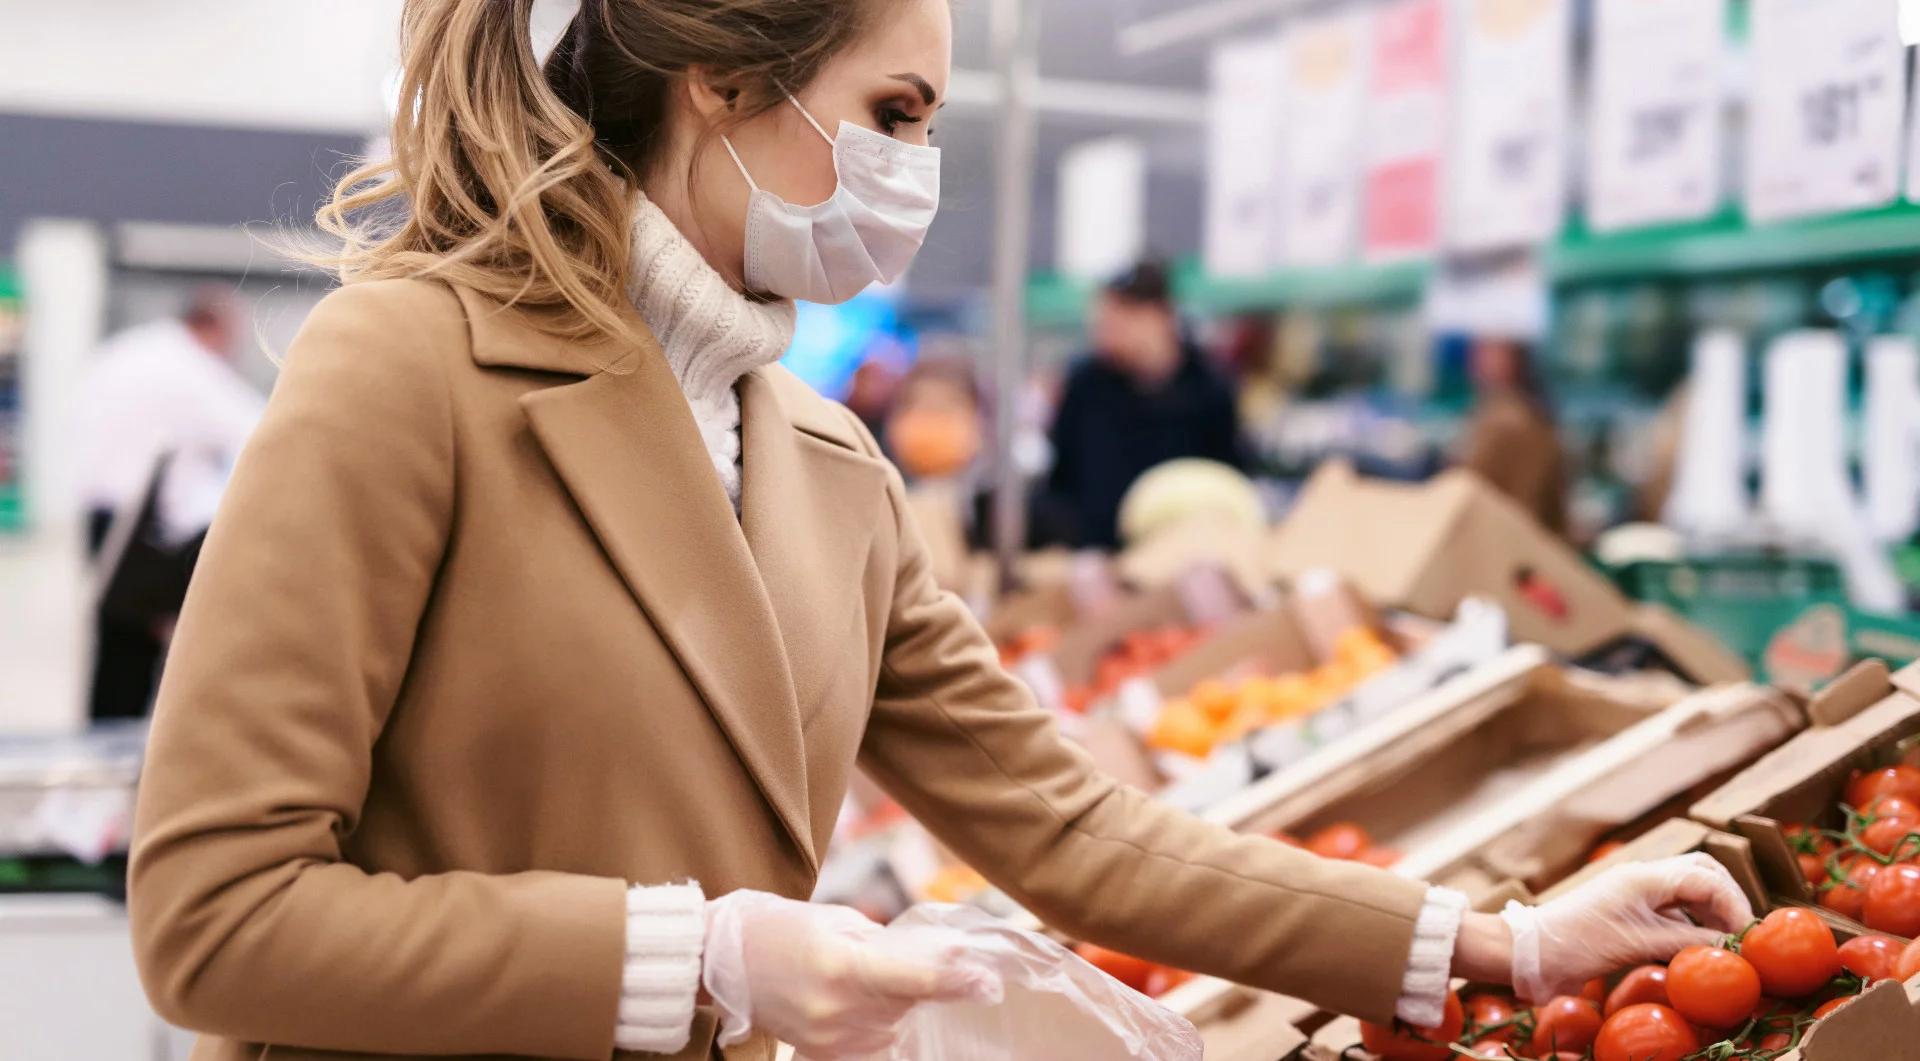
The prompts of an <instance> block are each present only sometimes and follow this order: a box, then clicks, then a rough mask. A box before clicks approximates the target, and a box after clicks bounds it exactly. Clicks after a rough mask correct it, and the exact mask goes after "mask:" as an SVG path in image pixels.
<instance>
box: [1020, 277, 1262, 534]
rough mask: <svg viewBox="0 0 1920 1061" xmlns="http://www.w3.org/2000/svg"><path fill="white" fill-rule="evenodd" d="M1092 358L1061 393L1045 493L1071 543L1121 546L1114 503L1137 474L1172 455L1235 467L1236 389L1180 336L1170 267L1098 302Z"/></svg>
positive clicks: (1117, 283)
mask: <svg viewBox="0 0 1920 1061" xmlns="http://www.w3.org/2000/svg"><path fill="white" fill-rule="evenodd" d="M1090 327H1091V331H1092V338H1093V352H1092V356H1091V357H1088V358H1087V359H1086V360H1085V361H1083V362H1082V363H1081V364H1079V365H1078V366H1076V367H1075V368H1074V370H1073V372H1072V373H1071V374H1070V375H1069V376H1068V377H1067V382H1066V386H1065V387H1064V388H1063V389H1062V391H1061V395H1060V409H1059V412H1058V413H1057V414H1056V415H1055V419H1054V424H1053V433H1052V442H1053V451H1054V465H1053V473H1052V475H1051V477H1050V478H1049V480H1048V491H1049V493H1050V494H1051V495H1052V497H1053V499H1054V500H1055V501H1056V502H1057V503H1058V504H1059V506H1060V507H1061V508H1062V509H1063V510H1064V511H1065V512H1067V513H1068V514H1070V516H1071V518H1072V521H1073V524H1074V531H1075V533H1074V539H1075V541H1074V544H1077V545H1081V546H1094V547H1104V548H1111V547H1113V546H1115V545H1117V544H1118V540H1119V535H1118V531H1117V527H1116V521H1117V516H1118V513H1119V510H1120V498H1121V497H1122V496H1123V495H1125V494H1126V492H1127V487H1129V486H1132V485H1133V481H1134V480H1135V479H1137V478H1139V477H1140V474H1141V473H1142V472H1145V471H1146V470H1147V469H1149V468H1152V467H1153V466H1155V465H1157V464H1161V463H1163V462H1165V461H1169V460H1173V459H1174V458H1176V457H1205V458H1208V459H1211V460H1217V461H1222V462H1224V463H1227V464H1232V465H1234V466H1235V467H1239V466H1241V465H1242V464H1244V461H1243V459H1242V456H1241V448H1240V439H1239V423H1238V416H1237V414H1236V411H1235V407H1234V396H1233V390H1232V388H1231V387H1230V386H1229V385H1228V384H1227V383H1226V381H1225V380H1223V379H1222V378H1221V377H1220V376H1219V375H1217V374H1216V373H1215V372H1214V371H1213V370H1212V369H1211V368H1209V367H1208V366H1207V364H1206V362H1205V360H1204V358H1203V357H1202V355H1201V353H1200V351H1199V349H1198V348H1197V347H1195V346H1194V345H1193V344H1192V343H1190V342H1188V341H1187V340H1186V339H1185V338H1184V337H1183V335H1182V334H1181V330H1180V321H1179V317H1178V315H1177V313H1176V312H1175V310H1174V305H1173V299H1172V292H1171V289H1170V285H1169V283H1168V279H1167V273H1166V270H1165V269H1164V268H1163V267H1162V266H1160V265H1157V264H1154V263H1142V264H1140V265H1137V266H1135V267H1133V268H1132V269H1130V270H1128V271H1127V272H1125V273H1123V274H1121V275H1120V276H1119V277H1117V278H1115V279H1114V280H1113V281H1111V282H1110V283H1108V284H1107V285H1106V287H1105V289H1104V290H1102V292H1101V294H1100V296H1099V298H1097V299H1096V300H1095V302H1094V306H1093V315H1092V320H1091V322H1090Z"/></svg>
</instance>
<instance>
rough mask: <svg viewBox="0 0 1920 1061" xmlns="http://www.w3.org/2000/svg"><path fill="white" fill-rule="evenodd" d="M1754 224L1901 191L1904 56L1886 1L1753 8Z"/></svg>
mask: <svg viewBox="0 0 1920 1061" xmlns="http://www.w3.org/2000/svg"><path fill="white" fill-rule="evenodd" d="M1752 53H1753V54H1752V66H1753V70H1754V71H1755V76H1754V77H1753V96H1752V103H1751V105H1750V107H1749V113H1748V127H1749V137H1750V140H1749V146H1748V152H1747V156H1748V160H1747V187H1746V203H1747V215H1748V217H1749V218H1750V219H1751V220H1754V221H1762V222H1764V221H1774V220H1779V219H1781V218H1788V217H1801V216H1805V215H1808V214H1819V213H1832V212H1837V211H1843V210H1857V209H1862V208H1866V207H1872V206H1880V205H1883V204H1885V203H1888V202H1891V201H1892V200H1893V198H1894V196H1895V195H1896V194H1897V192H1898V189H1899V174H1900V149H1901V139H1900V138H1901V132H1902V129H1901V119H1902V111H1903V109H1904V102H1905V96H1906V69H1905V63H1906V50H1905V48H1904V46H1903V45H1902V44H1901V43H1900V31H1899V22H1898V5H1896V4H1893V3H1889V2H1887V0H1753V37H1752Z"/></svg>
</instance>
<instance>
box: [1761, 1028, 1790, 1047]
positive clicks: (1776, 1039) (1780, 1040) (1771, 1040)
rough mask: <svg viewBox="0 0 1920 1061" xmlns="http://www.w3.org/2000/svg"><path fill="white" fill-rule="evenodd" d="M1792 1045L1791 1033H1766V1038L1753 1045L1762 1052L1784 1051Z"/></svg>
mask: <svg viewBox="0 0 1920 1061" xmlns="http://www.w3.org/2000/svg"><path fill="white" fill-rule="evenodd" d="M1792 1044H1793V1034H1792V1033H1791V1032H1768V1033H1767V1035H1766V1037H1765V1038H1763V1039H1761V1040H1760V1041H1759V1042H1757V1043H1755V1044H1754V1045H1755V1046H1757V1047H1759V1048H1760V1049H1762V1050H1785V1049H1786V1048H1787V1047H1788V1046H1791V1045H1792Z"/></svg>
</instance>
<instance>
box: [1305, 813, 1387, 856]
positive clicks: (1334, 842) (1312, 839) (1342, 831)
mask: <svg viewBox="0 0 1920 1061" xmlns="http://www.w3.org/2000/svg"><path fill="white" fill-rule="evenodd" d="M1372 846H1373V838H1372V837H1370V836H1368V835H1367V831H1366V830H1365V829H1362V828H1360V827H1359V826H1358V825H1355V824H1354V823H1352V822H1335V823H1333V824H1332V825H1329V826H1327V827H1326V828H1324V829H1322V830H1320V831H1319V832H1317V833H1314V834H1313V835H1312V836H1309V837H1307V850H1309V851H1311V852H1313V853H1314V854H1316V855H1319V856H1320V857H1321V858H1338V859H1348V860H1351V859H1356V858H1359V857H1360V856H1361V854H1362V853H1364V852H1365V851H1366V850H1367V848H1369V847H1372Z"/></svg>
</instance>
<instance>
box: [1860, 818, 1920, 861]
mask: <svg viewBox="0 0 1920 1061" xmlns="http://www.w3.org/2000/svg"><path fill="white" fill-rule="evenodd" d="M1916 832H1920V818H1909V817H1907V816H1905V815H1895V816H1894V817H1891V818H1876V819H1874V821H1873V824H1872V825H1868V826H1866V827H1864V828H1862V829H1861V830H1860V842H1861V843H1862V844H1864V845H1866V846H1867V847H1868V848H1869V849H1871V850H1874V851H1878V852H1879V853H1881V854H1883V855H1891V854H1893V853H1894V851H1895V849H1896V848H1897V849H1899V857H1901V858H1906V857H1908V856H1911V855H1913V854H1915V853H1916V852H1920V840H1909V839H1908V838H1907V837H1908V836H1909V835H1910V834H1912V833H1916Z"/></svg>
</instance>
